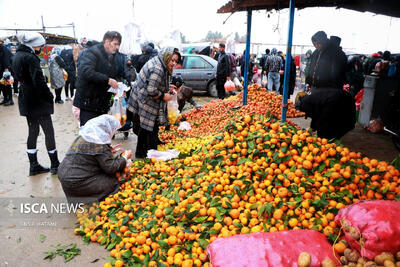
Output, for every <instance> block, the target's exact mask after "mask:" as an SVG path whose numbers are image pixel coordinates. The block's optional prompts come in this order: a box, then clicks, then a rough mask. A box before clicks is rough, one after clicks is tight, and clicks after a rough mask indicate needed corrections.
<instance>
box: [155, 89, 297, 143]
mask: <svg viewBox="0 0 400 267" xmlns="http://www.w3.org/2000/svg"><path fill="white" fill-rule="evenodd" d="M242 94H243V92H241V93H240V94H238V95H235V96H232V97H229V98H227V99H224V100H213V101H211V102H209V103H206V104H205V105H204V106H203V108H201V109H192V110H189V111H188V112H186V113H185V114H184V116H185V118H186V119H187V121H188V122H189V123H190V125H191V126H192V129H191V130H189V131H180V130H178V127H177V126H171V129H170V130H169V131H165V130H164V129H162V130H161V133H160V139H161V140H162V141H164V142H166V143H170V142H174V139H175V138H177V137H203V136H208V135H210V134H216V133H220V132H222V131H223V130H224V127H225V125H226V124H227V123H228V122H229V121H232V120H235V119H236V118H238V117H242V116H245V115H252V114H257V115H262V114H266V112H269V113H270V114H271V115H274V116H276V117H277V118H280V113H281V104H282V96H281V95H277V94H275V93H272V92H269V91H267V90H266V89H265V88H261V87H260V86H259V85H257V84H255V85H251V86H249V89H248V94H247V105H246V106H242V97H243V95H242ZM300 116H304V113H303V112H300V111H298V110H296V109H295V108H294V104H293V102H291V101H290V100H289V101H288V110H287V117H288V118H294V117H300Z"/></svg>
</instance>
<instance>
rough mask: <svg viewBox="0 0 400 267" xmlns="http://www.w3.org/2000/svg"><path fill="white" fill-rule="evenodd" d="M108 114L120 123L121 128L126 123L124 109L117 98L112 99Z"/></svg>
mask: <svg viewBox="0 0 400 267" xmlns="http://www.w3.org/2000/svg"><path fill="white" fill-rule="evenodd" d="M110 114H111V115H112V116H114V117H115V118H117V119H118V120H119V122H120V123H121V127H122V126H124V124H125V122H126V108H124V105H123V104H122V100H121V99H120V98H119V97H114V103H113V105H112V106H111V108H110Z"/></svg>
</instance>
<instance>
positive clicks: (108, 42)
mask: <svg viewBox="0 0 400 267" xmlns="http://www.w3.org/2000/svg"><path fill="white" fill-rule="evenodd" d="M121 39H122V36H121V34H120V33H119V32H116V31H108V32H106V33H105V35H104V37H103V42H102V43H99V44H97V45H94V46H92V47H91V48H89V49H87V50H86V51H85V53H81V55H80V58H79V66H78V80H77V86H76V87H77V91H76V95H75V99H74V106H76V107H78V108H80V109H81V111H80V122H81V126H83V125H85V123H86V122H87V121H88V120H90V119H92V118H95V117H97V116H100V115H102V114H106V113H107V112H108V110H109V108H110V99H111V95H112V94H111V93H108V92H107V91H108V89H109V88H110V86H111V87H113V88H115V89H117V88H118V83H117V81H116V79H117V77H118V65H117V61H116V58H115V52H116V51H117V50H118V49H119V46H120V43H121Z"/></svg>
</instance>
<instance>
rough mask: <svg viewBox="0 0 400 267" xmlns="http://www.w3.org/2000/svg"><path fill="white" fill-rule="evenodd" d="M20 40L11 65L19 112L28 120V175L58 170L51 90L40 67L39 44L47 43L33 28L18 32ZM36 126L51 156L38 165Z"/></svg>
mask: <svg viewBox="0 0 400 267" xmlns="http://www.w3.org/2000/svg"><path fill="white" fill-rule="evenodd" d="M18 40H19V41H20V42H21V44H20V45H19V46H18V49H17V53H16V54H15V56H14V60H13V64H12V68H13V70H14V72H15V75H16V77H17V79H18V81H20V83H21V86H20V90H19V97H18V106H19V113H20V115H21V116H25V117H26V120H27V122H28V128H29V135H28V140H27V154H28V158H29V162H30V167H29V175H30V176H31V175H36V174H40V173H44V172H48V171H51V173H52V174H57V169H58V165H59V164H60V163H59V161H58V157H57V150H56V141H55V138H54V128H53V122H52V120H51V116H50V115H51V114H53V112H54V103H53V94H52V93H51V92H50V89H49V87H47V83H46V81H45V79H44V76H43V72H42V68H41V67H40V59H39V57H38V56H37V55H39V54H40V51H41V48H42V46H43V45H44V44H45V43H46V42H45V40H44V38H43V36H42V35H40V34H39V33H36V32H30V33H22V34H19V35H18ZM39 126H40V127H42V130H43V132H44V135H45V140H46V148H47V152H48V153H49V157H50V160H51V167H50V169H49V168H45V167H43V166H41V165H40V164H39V162H38V160H37V148H36V145H37V138H38V136H39Z"/></svg>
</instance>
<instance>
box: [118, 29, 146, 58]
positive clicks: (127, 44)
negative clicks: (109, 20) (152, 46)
mask: <svg viewBox="0 0 400 267" xmlns="http://www.w3.org/2000/svg"><path fill="white" fill-rule="evenodd" d="M142 39H143V34H142V29H141V26H140V25H139V24H137V23H135V22H130V23H128V24H126V25H125V28H124V31H123V33H122V41H121V46H120V48H119V52H121V53H122V54H125V55H129V56H130V55H137V54H141V53H142V50H141V49H140V43H141V41H142Z"/></svg>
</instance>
